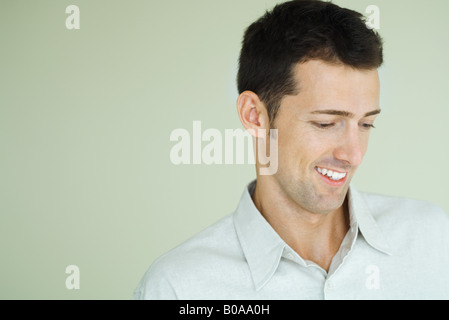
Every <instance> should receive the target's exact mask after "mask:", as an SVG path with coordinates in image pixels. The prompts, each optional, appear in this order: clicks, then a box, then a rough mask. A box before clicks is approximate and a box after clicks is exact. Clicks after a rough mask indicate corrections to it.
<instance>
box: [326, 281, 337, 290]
mask: <svg viewBox="0 0 449 320" xmlns="http://www.w3.org/2000/svg"><path fill="white" fill-rule="evenodd" d="M326 288H327V289H329V290H332V289H334V288H335V285H334V283H333V282H331V281H327V282H326Z"/></svg>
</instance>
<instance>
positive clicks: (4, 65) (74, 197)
mask: <svg viewBox="0 0 449 320" xmlns="http://www.w3.org/2000/svg"><path fill="white" fill-rule="evenodd" d="M277 2H282V1H268V0H265V1H261V0H232V1H229V0H227V1H223V0H207V1H206V0H202V1H199V0H191V1H185V0H178V1H153V0H151V1H124V0H123V1H111V0H108V1H106V0H95V1H91V0H89V1H87V0H72V1H66V0H53V1H47V0H45V1H31V0H30V1H23V0H22V1H20V0H10V1H5V0H1V2H0V48H1V49H0V57H1V59H0V150H1V151H0V152H1V157H0V217H1V220H0V259H1V260H0V298H3V299H12V298H19V299H80V298H81V299H129V298H131V297H132V292H133V290H134V288H135V287H136V285H137V283H138V282H139V280H140V279H141V277H142V275H143V273H144V272H145V271H146V269H147V268H148V266H149V265H150V264H151V263H152V261H153V260H154V259H155V258H156V257H158V256H159V255H161V254H162V253H164V252H166V251H167V250H169V249H170V248H172V247H174V246H176V245H177V244H179V243H181V242H182V241H183V240H185V239H186V238H188V237H190V236H191V235H193V234H195V233H196V232H198V231H199V230H201V229H203V228H204V227H206V226H208V225H210V224H211V223H213V222H214V221H216V220H218V219H219V218H221V217H223V216H224V215H226V214H228V213H230V212H232V211H233V210H234V208H235V207H236V205H237V202H238V200H239V197H240V194H241V192H242V191H243V188H244V186H245V185H246V183H248V182H249V181H250V180H251V179H253V177H255V171H254V169H253V167H252V166H250V165H214V166H207V165H196V166H194V165H190V166H187V165H184V166H175V165H173V164H172V163H171V162H170V159H169V152H170V148H171V147H172V146H173V145H174V142H170V140H169V136H170V132H171V131H172V130H173V129H175V128H186V129H188V130H189V131H191V128H192V121H194V120H201V121H202V125H203V129H206V128H217V129H220V130H224V129H226V128H241V126H240V123H239V120H238V117H237V115H236V112H235V100H236V98H237V91H236V86H235V75H236V65H237V58H238V53H239V48H240V42H241V38H242V35H243V31H244V29H245V28H246V27H247V26H248V25H249V24H250V23H251V22H252V21H254V20H255V19H256V18H258V17H259V16H260V15H261V14H263V12H264V11H265V10H266V9H270V8H272V7H273V5H274V4H275V3H277ZM335 3H337V4H340V5H343V6H346V7H349V8H352V9H355V10H357V11H360V12H364V11H365V8H366V7H367V6H368V5H370V4H376V5H378V6H379V8H380V10H381V29H380V33H381V35H382V36H383V37H384V39H385V66H384V67H383V68H382V70H381V80H382V94H381V95H382V96H381V102H382V108H383V113H382V116H381V117H380V118H379V121H378V122H377V129H375V131H374V132H373V134H372V138H371V143H370V149H369V152H368V153H367V155H366V158H365V162H364V164H363V166H362V167H361V168H360V169H359V173H358V176H357V177H356V178H355V180H354V182H355V184H356V186H358V188H359V189H362V190H365V191H372V192H377V193H383V194H390V195H397V196H406V197H412V198H418V199H425V200H429V201H432V202H435V203H436V204H438V205H440V206H441V207H443V208H444V209H445V210H446V211H449V197H448V193H447V190H448V188H447V183H448V180H449V170H448V169H447V164H448V163H449V151H448V150H447V146H448V143H447V138H448V136H449V126H448V124H447V122H448V117H449V111H448V110H449V109H448V108H449V98H448V91H449V90H448V89H449V88H448V83H449V81H448V75H449V64H448V63H447V59H448V57H449V41H448V40H449V36H448V35H449V31H448V30H449V19H448V14H449V2H448V1H446V0H431V1H426V2H422V1H405V0H401V1H399V0H395V1H390V0H376V1H372V0H339V1H335ZM69 4H76V5H78V6H79V8H80V11H81V29H80V30H67V29H66V27H65V19H66V17H67V16H68V15H67V14H66V13H65V8H66V6H68V5H69ZM70 264H76V265H78V266H79V268H80V271H81V283H80V285H81V288H80V289H79V290H67V289H66V287H65V279H66V277H67V274H65V268H66V266H67V265H70Z"/></svg>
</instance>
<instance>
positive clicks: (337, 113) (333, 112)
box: [311, 109, 381, 118]
mask: <svg viewBox="0 0 449 320" xmlns="http://www.w3.org/2000/svg"><path fill="white" fill-rule="evenodd" d="M380 111H381V110H380V109H376V110H373V111H370V112H367V113H365V115H364V116H363V117H364V118H366V117H369V116H374V115H376V114H379V113H380ZM311 113H312V114H328V115H332V116H342V117H346V118H353V117H354V114H353V113H352V112H348V111H342V110H331V109H330V110H316V111H312V112H311Z"/></svg>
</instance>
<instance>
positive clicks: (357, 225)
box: [234, 180, 390, 290]
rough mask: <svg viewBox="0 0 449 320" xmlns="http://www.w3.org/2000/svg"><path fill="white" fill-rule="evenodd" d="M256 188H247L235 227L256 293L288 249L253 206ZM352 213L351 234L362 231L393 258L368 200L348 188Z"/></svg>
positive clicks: (369, 239)
mask: <svg viewBox="0 0 449 320" xmlns="http://www.w3.org/2000/svg"><path fill="white" fill-rule="evenodd" d="M255 187H256V180H254V181H252V182H251V183H250V184H249V185H248V186H247V188H245V190H244V192H243V194H242V197H241V199H240V202H239V205H238V207H237V209H236V211H235V212H234V226H235V229H236V232H237V236H238V238H239V241H240V245H241V247H242V250H243V253H244V255H245V258H246V261H247V262H248V266H249V269H250V272H251V275H252V278H253V282H254V285H255V287H256V290H260V289H261V288H262V287H263V286H264V285H265V284H266V283H267V282H268V281H269V280H270V279H271V277H272V276H273V274H274V273H275V271H276V269H277V267H278V265H279V261H280V259H281V257H282V254H283V252H284V249H285V248H286V247H288V245H287V244H286V243H285V242H284V241H283V240H282V239H281V238H280V237H279V235H278V234H277V233H276V231H275V230H274V229H273V228H272V227H271V225H270V224H269V223H268V222H267V221H266V220H265V218H264V217H263V216H262V214H261V213H260V212H259V210H258V209H257V208H256V206H255V205H254V202H253V200H252V198H251V195H252V194H253V192H254V189H255ZM349 213H350V226H351V228H353V229H352V230H354V229H355V230H360V232H361V233H362V235H363V236H364V238H365V240H366V241H367V242H368V244H369V245H371V246H372V247H373V248H375V249H377V250H379V251H381V252H384V253H387V254H390V248H389V246H388V243H387V242H386V240H385V237H384V236H383V234H382V232H381V230H380V229H379V227H378V226H377V224H376V222H375V220H374V218H373V217H372V215H371V213H370V211H369V208H368V207H367V204H366V202H365V200H364V199H363V197H362V195H361V194H360V193H359V192H358V191H356V190H355V189H354V188H353V187H352V186H350V188H349Z"/></svg>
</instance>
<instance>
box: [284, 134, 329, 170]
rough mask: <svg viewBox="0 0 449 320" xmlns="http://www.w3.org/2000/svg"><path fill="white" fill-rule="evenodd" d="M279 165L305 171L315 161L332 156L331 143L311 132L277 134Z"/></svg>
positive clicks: (327, 139)
mask: <svg viewBox="0 0 449 320" xmlns="http://www.w3.org/2000/svg"><path fill="white" fill-rule="evenodd" d="M278 143H279V144H278V146H279V163H280V164H283V165H287V166H294V167H298V168H302V169H307V168H308V167H309V166H312V165H313V164H314V163H315V162H316V161H317V160H319V159H321V158H323V157H325V156H326V155H327V156H329V155H332V150H333V145H334V144H333V141H330V139H329V138H327V137H324V136H320V135H317V134H316V133H314V132H313V130H304V129H303V130H299V129H296V130H290V131H283V132H280V134H279V140H278Z"/></svg>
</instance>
